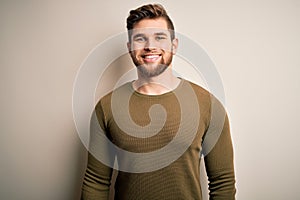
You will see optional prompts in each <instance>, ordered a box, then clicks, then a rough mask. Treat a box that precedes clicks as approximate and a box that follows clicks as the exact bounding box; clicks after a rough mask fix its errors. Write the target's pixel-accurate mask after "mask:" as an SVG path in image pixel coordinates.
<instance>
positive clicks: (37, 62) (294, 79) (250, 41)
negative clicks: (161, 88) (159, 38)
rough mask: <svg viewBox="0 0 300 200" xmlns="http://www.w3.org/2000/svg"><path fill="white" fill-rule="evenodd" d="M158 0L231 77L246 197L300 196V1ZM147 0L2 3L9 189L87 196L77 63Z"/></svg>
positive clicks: (33, 196) (35, 197)
mask: <svg viewBox="0 0 300 200" xmlns="http://www.w3.org/2000/svg"><path fill="white" fill-rule="evenodd" d="M157 2H159V3H162V4H163V5H164V6H165V8H166V9H167V11H168V12H169V14H170V16H171V18H172V19H173V21H174V23H175V28H176V30H177V31H178V32H180V33H183V34H185V35H187V36H188V37H190V38H191V39H193V40H194V41H195V42H196V43H198V44H200V45H201V46H202V47H203V48H204V49H206V51H207V53H208V55H209V56H210V58H211V59H212V60H213V61H214V62H215V64H216V67H217V69H218V72H219V73H220V76H221V78H222V80H223V85H224V88H225V94H226V105H225V106H226V109H227V111H228V113H229V117H230V123H231V130H232V137H233V141H234V151H235V168H236V177H237V199H243V200H252V199H256V200H260V199H261V200H269V199H270V200H276V199H299V197H300V194H299V192H298V191H297V190H298V188H299V186H300V184H299V179H300V173H299V171H298V170H299V169H300V156H299V149H298V146H299V139H300V136H299V134H300V131H299V128H298V127H299V124H298V123H299V119H300V114H299V113H300V106H299V102H300V94H299V93H300V81H299V74H300V57H299V52H300V39H299V35H300V26H299V24H300V1H297V0H261V1H250V0H244V1H237V0H236V1H233V0H230V1H221V0H216V1H203V0H200V1H199V0H197V1H196V0H186V1H176V2H175V1H157ZM143 3H149V1H137V0H132V1H122V0H111V1H96V0H94V1H79V0H77V1H50V0H49V1H46V0H45V1H29V0H28V1H8V0H7V1H1V2H0V29H1V31H0V44H1V45H0V66H1V68H0V69H1V71H0V76H1V77H0V89H1V100H0V101H1V104H0V109H1V110H0V111H1V112H0V123H1V133H0V134H1V138H0V177H1V178H0V199H9V200H19V199H30V200H40V199H43V200H52V199H57V200H68V199H70V200H73V199H78V197H79V193H80V187H81V180H82V176H83V172H84V168H85V162H86V160H85V155H86V151H85V148H84V146H83V145H82V144H81V141H80V139H79V137H78V135H77V132H76V128H75V125H74V121H73V113H72V91H73V83H74V80H75V77H76V73H77V71H78V70H79V68H80V65H81V63H82V62H83V60H84V59H85V58H86V57H87V55H88V53H89V52H90V51H91V50H92V49H93V48H94V47H95V46H96V45H97V44H99V43H100V42H102V41H104V40H106V39H107V38H108V37H110V36H111V35H114V34H117V33H120V32H123V31H125V18H126V17H127V14H128V11H129V10H130V9H132V8H136V7H137V6H140V5H142V4H143ZM179 63H180V62H179ZM178 67H179V66H178Z"/></svg>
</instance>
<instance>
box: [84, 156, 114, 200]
mask: <svg viewBox="0 0 300 200" xmlns="http://www.w3.org/2000/svg"><path fill="white" fill-rule="evenodd" d="M111 175H112V169H111V168H109V167H107V166H106V165H104V164H102V163H101V162H100V161H98V160H97V159H96V158H95V157H94V156H93V155H92V154H91V153H89V154H88V164H87V168H86V172H85V176H84V180H83V185H82V193H81V200H107V199H108V198H109V188H110V183H111Z"/></svg>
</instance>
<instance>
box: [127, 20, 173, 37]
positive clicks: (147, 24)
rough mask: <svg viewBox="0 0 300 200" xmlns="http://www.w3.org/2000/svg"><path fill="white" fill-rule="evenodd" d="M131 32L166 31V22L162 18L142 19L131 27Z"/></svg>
mask: <svg viewBox="0 0 300 200" xmlns="http://www.w3.org/2000/svg"><path fill="white" fill-rule="evenodd" d="M132 33H133V34H139V33H144V34H155V33H168V24H167V22H166V20H165V19H164V18H156V19H142V20H141V21H139V22H138V23H136V24H135V25H134V27H133V29H132Z"/></svg>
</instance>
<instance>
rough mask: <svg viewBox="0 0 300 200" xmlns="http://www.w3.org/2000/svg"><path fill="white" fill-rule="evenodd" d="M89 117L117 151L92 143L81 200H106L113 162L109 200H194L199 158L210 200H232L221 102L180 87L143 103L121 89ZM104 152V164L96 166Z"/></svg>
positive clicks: (143, 97) (198, 89)
mask: <svg viewBox="0 0 300 200" xmlns="http://www.w3.org/2000/svg"><path fill="white" fill-rule="evenodd" d="M191 91H192V93H191ZM95 115H96V119H97V123H98V124H99V125H100V126H99V127H101V130H102V131H103V133H104V135H106V138H108V139H109V141H111V143H112V144H114V145H115V146H117V148H108V149H110V150H109V151H108V150H107V149H103V148H104V146H105V145H103V142H102V143H101V142H100V143H99V144H97V143H98V142H99V141H100V140H103V138H102V139H101V137H100V139H99V137H93V136H91V143H92V145H91V147H90V149H89V155H88V165H87V169H86V173H85V177H84V181H83V186H82V199H83V200H88V199H93V200H94V199H95V200H96V199H98V200H100V199H108V196H109V188H110V184H111V176H112V163H114V159H116V160H117V162H118V169H119V170H118V175H117V178H116V181H115V185H114V188H115V199H122V200H127V199H128V200H133V199H137V200H144V199H149V200H156V199H157V200H163V199H182V200H190V199H199V200H201V199H202V197H201V186H200V180H199V179H200V160H201V159H200V155H201V153H202V154H203V155H204V162H205V166H206V171H207V175H208V180H209V190H210V199H214V200H216V199H224V200H231V199H235V192H236V190H235V177H234V166H233V148H232V142H231V136H230V129H229V122H228V118H227V115H226V112H225V110H224V108H223V106H222V105H221V104H220V102H219V101H218V100H216V98H214V97H213V95H211V94H210V93H209V92H208V91H206V90H205V89H203V88H202V87H200V86H198V85H195V84H193V83H191V82H188V81H186V80H182V81H181V83H180V85H179V86H178V87H177V88H176V89H175V90H174V91H171V92H168V93H165V94H162V95H144V94H140V93H138V92H136V91H134V89H133V88H132V84H131V83H127V84H125V85H123V86H121V87H120V88H118V89H116V90H115V91H114V92H112V93H109V94H108V95H106V96H104V97H103V98H102V99H101V100H100V101H99V102H98V103H97V105H96V108H95ZM92 132H93V130H92ZM92 134H94V133H91V135H92ZM96 135H97V134H96ZM174 141H175V142H174ZM95 146H96V147H95ZM112 149H113V150H112ZM104 152H107V154H108V155H106V158H108V157H109V158H110V159H111V160H110V163H109V162H107V161H103V154H104ZM124 152H125V153H124ZM126 152H131V153H133V154H134V156H133V157H130V156H126V155H127V153H126ZM101 156H102V157H101ZM102 161H103V162H102ZM103 163H105V164H103ZM107 165H110V166H111V167H109V166H107Z"/></svg>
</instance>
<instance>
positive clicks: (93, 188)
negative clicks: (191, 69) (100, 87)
mask: <svg viewBox="0 0 300 200" xmlns="http://www.w3.org/2000/svg"><path fill="white" fill-rule="evenodd" d="M105 121H106V119H105V115H104V113H103V110H102V108H101V103H99V104H98V105H97V106H96V109H95V112H93V114H92V117H91V123H90V142H89V153H88V163H87V168H86V171H85V175H84V180H83V184H82V192H81V200H107V199H108V198H109V190H110V185H111V177H112V172H113V169H112V168H111V167H109V166H112V164H113V162H114V151H113V149H112V148H111V146H110V145H109V142H108V140H107V134H108V133H107V129H106V128H105V127H106V122H105ZM103 161H104V162H103ZM104 163H106V164H104ZM108 163H109V164H108Z"/></svg>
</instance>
